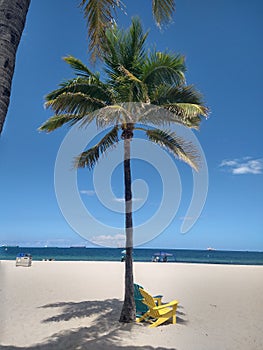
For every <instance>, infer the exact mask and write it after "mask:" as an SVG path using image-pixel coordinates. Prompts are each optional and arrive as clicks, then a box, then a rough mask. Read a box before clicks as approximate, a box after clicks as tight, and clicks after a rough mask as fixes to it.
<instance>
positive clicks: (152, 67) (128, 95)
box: [40, 18, 208, 322]
mask: <svg viewBox="0 0 263 350" xmlns="http://www.w3.org/2000/svg"><path fill="white" fill-rule="evenodd" d="M146 38H147V33H146V34H144V33H143V30H142V26H141V23H140V20H139V19H137V18H135V19H133V20H132V24H131V26H130V28H129V29H128V30H127V31H124V30H121V29H119V28H118V27H117V26H116V25H115V26H114V27H113V28H109V29H107V30H106V33H105V50H104V53H103V60H104V62H105V69H104V76H105V79H101V78H100V75H99V73H93V72H92V71H91V70H90V69H89V68H88V67H87V66H86V65H84V64H83V63H82V62H81V61H80V60H78V59H76V58H74V57H72V56H69V57H66V58H65V61H66V62H67V63H68V64H69V65H70V66H71V67H72V68H73V69H74V70H75V72H76V77H75V78H73V79H71V80H68V81H67V82H64V83H62V84H61V85H60V87H59V88H58V89H57V90H54V91H52V92H51V93H49V94H48V95H47V97H46V101H47V102H46V106H47V107H49V108H51V109H52V110H53V111H54V112H55V115H54V116H52V117H51V118H50V119H48V120H47V121H46V122H45V123H44V124H43V125H42V126H41V127H40V130H41V131H46V132H51V131H53V130H55V129H57V128H59V127H61V126H62V125H64V124H68V125H70V126H72V125H74V124H76V123H80V125H81V126H84V125H85V126H87V125H89V124H90V123H91V122H92V121H94V120H95V121H96V123H97V125H98V127H100V128H109V126H110V130H109V131H108V129H107V133H106V134H105V136H104V137H103V138H102V139H101V140H100V141H99V142H98V143H97V144H96V145H95V146H93V147H92V148H90V149H88V150H86V151H84V152H82V153H81V154H80V155H79V156H78V157H77V158H76V159H75V166H76V167H79V168H84V167H87V168H89V169H92V168H93V166H94V165H95V164H96V163H97V161H98V160H99V158H100V157H101V155H104V154H107V152H108V151H109V150H110V149H112V148H113V147H114V146H115V145H116V143H118V142H119V140H120V138H121V139H123V141H124V161H123V166H124V185H125V186H124V187H125V227H126V262H125V264H126V266H125V267H126V272H125V300H124V304H123V309H122V312H121V316H120V321H122V322H131V321H133V320H134V319H135V305H134V295H133V268H132V250H133V223H132V191H131V166H130V147H131V141H132V139H133V137H134V133H135V132H136V130H142V131H144V132H145V134H146V137H147V138H148V139H149V140H150V141H152V142H155V143H156V144H158V145H160V146H162V147H164V148H166V149H167V150H169V151H170V152H171V153H172V154H173V155H174V156H175V157H176V158H179V159H181V160H183V161H184V162H186V163H187V164H189V165H190V166H191V167H193V168H194V169H197V166H198V165H197V154H196V153H195V150H194V149H193V147H192V146H191V145H190V144H189V143H187V142H185V141H184V140H182V139H181V138H179V137H177V135H176V134H175V133H174V132H171V131H169V129H168V130H165V131H163V130H160V129H159V128H158V126H160V125H165V126H166V127H167V126H169V125H170V124H171V123H181V124H183V125H186V126H187V127H192V128H198V126H199V124H200V121H201V117H202V116H205V117H206V116H207V114H208V109H207V108H206V107H205V106H204V105H203V103H202V100H201V96H200V94H199V93H198V92H197V91H196V90H195V89H194V87H193V86H188V85H186V84H185V79H184V71H185V64H184V58H183V57H182V56H180V55H174V54H169V53H161V52H157V51H146V50H145V40H146ZM124 102H125V103H124ZM138 106H139V107H138ZM160 107H163V111H166V112H167V113H163V112H161V113H160V110H159V108H160ZM136 112H137V114H136ZM149 124H151V125H156V126H157V128H155V127H152V126H147V125H149Z"/></svg>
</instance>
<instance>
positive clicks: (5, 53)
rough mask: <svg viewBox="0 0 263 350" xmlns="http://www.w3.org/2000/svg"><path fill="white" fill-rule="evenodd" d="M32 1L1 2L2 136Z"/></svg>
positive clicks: (0, 120)
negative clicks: (16, 63) (22, 37)
mask: <svg viewBox="0 0 263 350" xmlns="http://www.w3.org/2000/svg"><path fill="white" fill-rule="evenodd" d="M29 5H30V0H0V134H1V132H2V129H3V126H4V122H5V118H6V114H7V110H8V106H9V100H10V94H11V85H12V78H13V74H14V70H15V60H16V52H17V47H18V44H19V42H20V38H21V35H22V33H23V30H24V26H25V22H26V15H27V11H28V8H29Z"/></svg>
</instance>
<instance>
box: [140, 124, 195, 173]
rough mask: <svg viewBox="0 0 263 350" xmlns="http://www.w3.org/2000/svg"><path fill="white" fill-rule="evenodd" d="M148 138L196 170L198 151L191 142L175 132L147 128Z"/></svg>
mask: <svg viewBox="0 0 263 350" xmlns="http://www.w3.org/2000/svg"><path fill="white" fill-rule="evenodd" d="M146 135H147V136H148V138H149V140H150V141H152V142H154V143H156V144H158V145H159V146H161V147H164V148H166V149H167V150H168V151H169V152H171V153H172V154H173V156H175V157H177V158H179V159H181V160H183V161H184V162H185V163H187V164H189V165H190V166H191V167H192V168H194V169H195V170H196V171H197V170H198V160H199V156H198V152H197V150H196V149H195V148H194V146H193V145H192V143H191V142H187V141H185V140H184V139H182V138H181V137H178V136H177V135H176V134H175V132H171V131H164V130H159V129H153V130H147V131H146Z"/></svg>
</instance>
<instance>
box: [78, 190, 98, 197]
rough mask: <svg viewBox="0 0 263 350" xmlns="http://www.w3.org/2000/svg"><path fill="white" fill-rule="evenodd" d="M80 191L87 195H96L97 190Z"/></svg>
mask: <svg viewBox="0 0 263 350" xmlns="http://www.w3.org/2000/svg"><path fill="white" fill-rule="evenodd" d="M79 192H80V193H81V194H85V195H87V196H94V194H95V191H93V190H80V191H79Z"/></svg>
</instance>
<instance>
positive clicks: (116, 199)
mask: <svg viewBox="0 0 263 350" xmlns="http://www.w3.org/2000/svg"><path fill="white" fill-rule="evenodd" d="M114 200H115V202H122V203H124V202H125V198H118V197H115V198H114ZM142 200H143V198H133V199H132V201H133V202H140V201H142Z"/></svg>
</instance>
